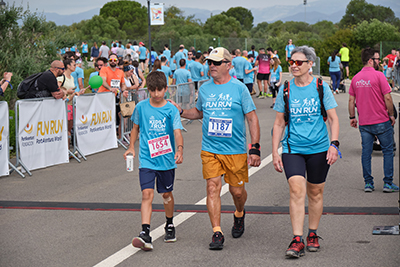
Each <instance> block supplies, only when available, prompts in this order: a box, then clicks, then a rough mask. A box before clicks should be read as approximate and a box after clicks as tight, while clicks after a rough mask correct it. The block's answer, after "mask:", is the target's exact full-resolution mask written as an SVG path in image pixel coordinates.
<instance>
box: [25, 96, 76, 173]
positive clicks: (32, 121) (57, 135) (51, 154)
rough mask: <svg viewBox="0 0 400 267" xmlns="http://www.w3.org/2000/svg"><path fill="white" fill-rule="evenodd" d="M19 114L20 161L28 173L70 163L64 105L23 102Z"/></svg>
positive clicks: (51, 101)
mask: <svg viewBox="0 0 400 267" xmlns="http://www.w3.org/2000/svg"><path fill="white" fill-rule="evenodd" d="M18 113H19V129H18V131H19V132H18V134H19V138H18V144H19V151H20V158H21V160H22V162H23V163H24V164H25V166H26V167H27V168H28V169H29V170H35V169H39V168H44V167H47V166H52V165H56V164H62V163H68V162H69V157H68V133H67V119H66V111H65V103H64V101H62V100H56V99H45V100H43V101H21V102H20V103H19V112H18Z"/></svg>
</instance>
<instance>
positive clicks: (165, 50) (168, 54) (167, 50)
mask: <svg viewBox="0 0 400 267" xmlns="http://www.w3.org/2000/svg"><path fill="white" fill-rule="evenodd" d="M163 55H164V56H165V57H166V58H167V62H168V63H167V66H169V65H170V64H169V62H170V58H171V50H169V46H168V44H165V45H164V51H163ZM169 67H171V66H169Z"/></svg>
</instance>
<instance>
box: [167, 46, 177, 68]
mask: <svg viewBox="0 0 400 267" xmlns="http://www.w3.org/2000/svg"><path fill="white" fill-rule="evenodd" d="M168 62H169V67H170V68H171V71H172V74H173V73H174V72H175V70H176V63H175V55H174V51H172V50H171V56H170V58H169V59H168Z"/></svg>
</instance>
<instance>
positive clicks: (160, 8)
mask: <svg viewBox="0 0 400 267" xmlns="http://www.w3.org/2000/svg"><path fill="white" fill-rule="evenodd" d="M150 25H164V4H163V3H154V4H150Z"/></svg>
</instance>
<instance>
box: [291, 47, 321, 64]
mask: <svg viewBox="0 0 400 267" xmlns="http://www.w3.org/2000/svg"><path fill="white" fill-rule="evenodd" d="M296 53H303V54H304V55H305V56H306V58H307V60H310V61H312V62H315V60H316V59H317V55H316V54H315V50H314V48H313V47H310V46H306V45H303V46H297V47H295V48H294V49H293V50H292V53H291V56H292V57H293V55H294V54H296Z"/></svg>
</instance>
